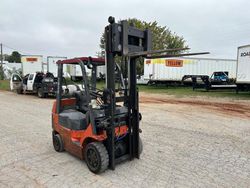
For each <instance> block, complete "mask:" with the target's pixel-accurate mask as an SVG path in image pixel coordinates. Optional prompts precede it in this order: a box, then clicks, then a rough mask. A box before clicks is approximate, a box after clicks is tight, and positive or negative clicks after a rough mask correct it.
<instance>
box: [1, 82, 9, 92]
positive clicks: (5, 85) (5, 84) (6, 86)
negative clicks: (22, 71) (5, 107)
mask: <svg viewBox="0 0 250 188" xmlns="http://www.w3.org/2000/svg"><path fill="white" fill-rule="evenodd" d="M0 90H5V91H10V81H9V80H0Z"/></svg>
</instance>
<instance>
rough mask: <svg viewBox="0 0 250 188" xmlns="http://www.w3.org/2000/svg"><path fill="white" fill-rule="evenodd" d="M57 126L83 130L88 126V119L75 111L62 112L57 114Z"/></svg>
mask: <svg viewBox="0 0 250 188" xmlns="http://www.w3.org/2000/svg"><path fill="white" fill-rule="evenodd" d="M59 124H60V125H61V126H63V127H65V128H68V129H71V130H85V129H86V128H87V126H88V118H87V116H86V115H85V114H83V113H82V112H79V111H77V110H75V109H68V110H63V111H62V112H61V113H60V114H59Z"/></svg>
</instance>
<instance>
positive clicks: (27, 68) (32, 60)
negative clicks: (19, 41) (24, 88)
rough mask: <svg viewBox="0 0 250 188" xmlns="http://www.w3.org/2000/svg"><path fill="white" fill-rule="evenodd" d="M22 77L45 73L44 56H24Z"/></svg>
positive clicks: (22, 58)
mask: <svg viewBox="0 0 250 188" xmlns="http://www.w3.org/2000/svg"><path fill="white" fill-rule="evenodd" d="M21 62H22V75H23V76H25V75H26V74H30V73H35V72H43V56H41V55H22V56H21Z"/></svg>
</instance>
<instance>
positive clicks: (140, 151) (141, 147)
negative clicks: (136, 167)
mask: <svg viewBox="0 0 250 188" xmlns="http://www.w3.org/2000/svg"><path fill="white" fill-rule="evenodd" d="M142 151H143V144H142V140H141V137H139V154H141V153H142Z"/></svg>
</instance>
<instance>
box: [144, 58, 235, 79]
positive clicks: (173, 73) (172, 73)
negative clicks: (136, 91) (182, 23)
mask: <svg viewBox="0 0 250 188" xmlns="http://www.w3.org/2000/svg"><path fill="white" fill-rule="evenodd" d="M219 71H222V72H228V76H229V78H232V79H235V78H236V60H233V59H212V58H191V57H178V58H160V59H145V60H144V79H145V80H148V81H150V82H181V81H182V77H183V76H184V75H208V76H211V75H212V74H213V72H219Z"/></svg>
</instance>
